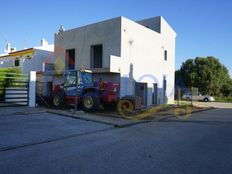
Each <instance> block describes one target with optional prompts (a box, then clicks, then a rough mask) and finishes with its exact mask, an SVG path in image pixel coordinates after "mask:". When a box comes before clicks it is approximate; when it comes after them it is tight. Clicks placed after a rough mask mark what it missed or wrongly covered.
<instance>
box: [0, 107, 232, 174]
mask: <svg viewBox="0 0 232 174" xmlns="http://www.w3.org/2000/svg"><path fill="white" fill-rule="evenodd" d="M0 109H1V108H0ZM231 113H232V109H213V110H208V111H204V112H198V113H195V114H192V115H191V117H190V118H188V119H185V118H168V119H165V120H163V121H162V122H150V123H143V124H138V125H133V126H129V127H126V128H114V127H112V126H110V125H104V124H100V123H94V122H90V121H83V120H78V119H72V118H67V117H62V116H58V115H55V114H48V113H33V114H27V115H24V114H22V115H20V114H18V115H14V114H12V115H11V114H10V113H8V114H6V115H4V114H2V115H1V116H0V140H1V142H0V173H1V174H14V173H15V174H22V173H23V174H37V173H47V174H48V173H54V174H64V173H67V174H92V173H96V174H98V173H99V174H109V173H116V174H121V173H122V174H124V173H125V174H130V173H133V174H134V173H139V174H147V173H148V174H149V173H150V174H231V173H232V114H231Z"/></svg>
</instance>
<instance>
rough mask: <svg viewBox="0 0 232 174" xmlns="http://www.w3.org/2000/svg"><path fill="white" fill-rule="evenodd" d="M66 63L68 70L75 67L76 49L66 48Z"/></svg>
mask: <svg viewBox="0 0 232 174" xmlns="http://www.w3.org/2000/svg"><path fill="white" fill-rule="evenodd" d="M66 63H67V69H68V70H73V69H75V49H69V50H66Z"/></svg>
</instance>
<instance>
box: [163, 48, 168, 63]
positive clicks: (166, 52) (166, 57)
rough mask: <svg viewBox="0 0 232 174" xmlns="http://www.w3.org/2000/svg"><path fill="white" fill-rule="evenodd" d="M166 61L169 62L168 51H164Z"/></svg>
mask: <svg viewBox="0 0 232 174" xmlns="http://www.w3.org/2000/svg"><path fill="white" fill-rule="evenodd" d="M164 60H165V61H167V60H168V51H167V50H165V51H164Z"/></svg>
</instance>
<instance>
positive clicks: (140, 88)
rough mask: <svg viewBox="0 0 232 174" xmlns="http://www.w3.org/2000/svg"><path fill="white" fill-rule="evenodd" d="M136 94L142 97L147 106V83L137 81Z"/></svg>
mask: <svg viewBox="0 0 232 174" xmlns="http://www.w3.org/2000/svg"><path fill="white" fill-rule="evenodd" d="M135 95H136V96H140V97H141V98H142V105H144V106H147V83H138V82H136V83H135Z"/></svg>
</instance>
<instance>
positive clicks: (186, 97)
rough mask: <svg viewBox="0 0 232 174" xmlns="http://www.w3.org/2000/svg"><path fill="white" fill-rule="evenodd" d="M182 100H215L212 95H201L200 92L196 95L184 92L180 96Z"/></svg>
mask: <svg viewBox="0 0 232 174" xmlns="http://www.w3.org/2000/svg"><path fill="white" fill-rule="evenodd" d="M182 99H183V100H187V101H190V100H191V99H192V100H198V101H204V102H208V101H210V102H212V101H215V99H214V97H212V96H210V95H201V94H200V93H199V94H198V95H192V94H191V93H185V94H184V95H183V96H182Z"/></svg>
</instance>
